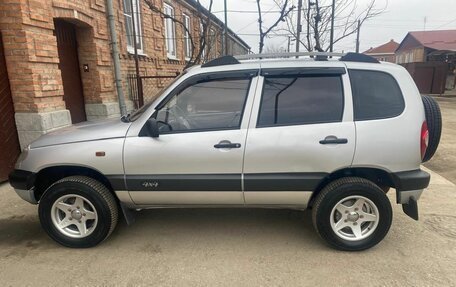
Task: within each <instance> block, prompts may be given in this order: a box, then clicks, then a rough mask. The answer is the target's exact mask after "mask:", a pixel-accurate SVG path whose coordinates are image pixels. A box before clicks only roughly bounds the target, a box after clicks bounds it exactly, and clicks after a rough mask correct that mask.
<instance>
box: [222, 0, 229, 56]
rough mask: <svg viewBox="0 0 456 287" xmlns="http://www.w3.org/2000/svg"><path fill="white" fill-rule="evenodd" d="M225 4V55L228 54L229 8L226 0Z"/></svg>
mask: <svg viewBox="0 0 456 287" xmlns="http://www.w3.org/2000/svg"><path fill="white" fill-rule="evenodd" d="M223 5H224V7H225V27H224V28H223V55H224V56H226V55H228V10H227V9H226V0H224V2H223Z"/></svg>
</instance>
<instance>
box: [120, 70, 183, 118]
mask: <svg viewBox="0 0 456 287" xmlns="http://www.w3.org/2000/svg"><path fill="white" fill-rule="evenodd" d="M178 75H179V73H176V74H174V75H157V76H139V81H138V80H137V79H138V78H137V77H136V74H128V75H127V80H128V88H129V94H130V99H131V100H132V101H133V103H134V104H135V108H136V109H138V108H140V107H142V106H143V105H144V103H147V102H149V101H152V100H154V99H155V97H156V96H157V94H158V92H159V91H160V90H162V89H163V88H164V87H166V86H167V84H168V83H169V82H170V81H171V80H172V79H174V78H175V77H177V76H178ZM138 84H139V85H141V86H140V87H138Z"/></svg>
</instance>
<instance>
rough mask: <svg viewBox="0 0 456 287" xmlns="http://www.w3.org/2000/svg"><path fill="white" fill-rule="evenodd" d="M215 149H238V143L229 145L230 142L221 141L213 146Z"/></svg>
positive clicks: (239, 145)
mask: <svg viewBox="0 0 456 287" xmlns="http://www.w3.org/2000/svg"><path fill="white" fill-rule="evenodd" d="M214 147H215V148H240V147H241V144H240V143H231V142H230V141H221V142H219V143H218V144H215V145H214Z"/></svg>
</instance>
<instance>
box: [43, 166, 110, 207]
mask: <svg viewBox="0 0 456 287" xmlns="http://www.w3.org/2000/svg"><path fill="white" fill-rule="evenodd" d="M73 175H83V176H87V177H90V178H93V179H95V180H98V181H99V182H101V183H102V184H103V185H105V186H106V187H107V188H108V189H109V191H110V192H111V193H112V194H113V195H114V198H115V199H116V201H117V202H118V201H119V200H118V198H117V196H116V194H115V192H114V190H113V188H112V186H111V183H110V182H109V180H108V178H107V177H106V176H105V175H104V174H102V173H101V172H100V171H98V170H96V169H94V168H91V167H87V166H74V165H58V166H50V167H46V168H43V169H41V170H40V171H39V172H38V173H37V174H36V179H35V198H36V200H37V201H39V200H40V199H41V197H42V196H43V194H44V192H45V191H46V190H47V189H48V187H49V186H51V185H52V184H53V183H55V182H56V181H58V180H60V179H62V178H65V177H68V176H73Z"/></svg>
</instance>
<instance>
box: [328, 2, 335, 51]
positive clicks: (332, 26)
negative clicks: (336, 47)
mask: <svg viewBox="0 0 456 287" xmlns="http://www.w3.org/2000/svg"><path fill="white" fill-rule="evenodd" d="M335 7H336V0H332V5H331V34H330V35H329V52H332V51H333V44H334V43H333V42H334V10H335V9H336V8H335Z"/></svg>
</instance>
